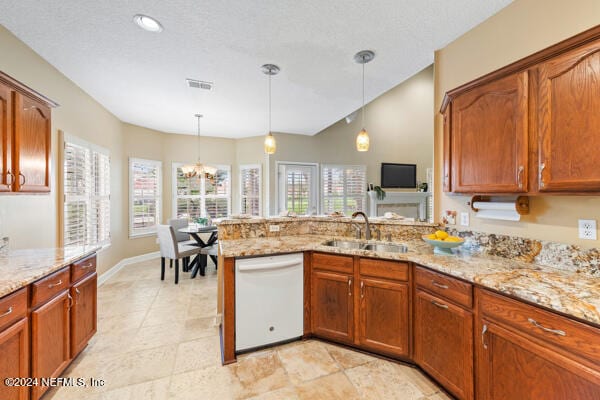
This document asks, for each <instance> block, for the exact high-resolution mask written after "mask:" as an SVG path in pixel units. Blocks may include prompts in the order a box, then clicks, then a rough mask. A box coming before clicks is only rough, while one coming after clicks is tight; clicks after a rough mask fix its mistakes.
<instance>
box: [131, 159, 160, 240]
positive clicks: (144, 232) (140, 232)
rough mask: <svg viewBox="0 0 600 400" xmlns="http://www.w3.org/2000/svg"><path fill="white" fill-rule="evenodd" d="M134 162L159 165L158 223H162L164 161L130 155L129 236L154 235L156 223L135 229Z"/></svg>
mask: <svg viewBox="0 0 600 400" xmlns="http://www.w3.org/2000/svg"><path fill="white" fill-rule="evenodd" d="M133 163H140V164H147V165H152V166H155V167H157V169H158V193H159V196H158V202H157V205H156V208H157V210H156V211H157V212H156V224H160V223H162V161H157V160H147V159H144V158H133V157H129V237H130V238H140V237H146V236H153V235H155V234H156V229H157V228H156V225H154V226H153V227H150V228H146V229H144V230H137V231H136V232H134V230H133V197H134V196H133V173H132V172H133V171H132V166H133Z"/></svg>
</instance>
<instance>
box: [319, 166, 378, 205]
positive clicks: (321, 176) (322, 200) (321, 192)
mask: <svg viewBox="0 0 600 400" xmlns="http://www.w3.org/2000/svg"><path fill="white" fill-rule="evenodd" d="M325 168H343V169H346V168H362V169H364V171H365V181H366V180H367V166H366V165H362V164H321V169H320V174H319V178H320V179H321V182H322V181H323V171H324V170H325ZM366 185H367V183H366V182H365V188H364V190H365V194H364V196H363V204H364V205H365V209H364V210H362V211H363V212H365V213H366V212H367V187H366ZM341 197H342V198H343V201H344V208H345V207H346V203H347V198H348V196H347V195H346V182H344V195H343V196H341ZM350 197H355V196H350ZM319 198H320V201H321V205H323V206H324V205H325V191H324V190H323V187H322V186H319ZM320 211H321V213H322V214H325V210H323V209H320ZM343 212H344V213H346V210H345V209H344V210H343Z"/></svg>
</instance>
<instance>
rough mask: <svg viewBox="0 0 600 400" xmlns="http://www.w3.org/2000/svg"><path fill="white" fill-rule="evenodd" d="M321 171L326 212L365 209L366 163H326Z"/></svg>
mask: <svg viewBox="0 0 600 400" xmlns="http://www.w3.org/2000/svg"><path fill="white" fill-rule="evenodd" d="M321 171H322V174H321V182H322V189H323V190H322V196H323V201H322V204H323V206H322V212H323V213H324V214H330V213H332V212H336V211H337V212H342V213H344V214H351V213H353V212H355V211H365V209H366V207H365V205H366V194H367V169H366V167H365V166H364V165H324V166H323V167H322V169H321Z"/></svg>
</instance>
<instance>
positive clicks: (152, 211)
mask: <svg viewBox="0 0 600 400" xmlns="http://www.w3.org/2000/svg"><path fill="white" fill-rule="evenodd" d="M161 169H162V163H161V162H160V161H153V160H142V159H139V158H130V159H129V236H130V237H134V236H143V235H149V234H152V233H156V225H157V224H160V222H161V201H160V196H161V193H162V191H161Z"/></svg>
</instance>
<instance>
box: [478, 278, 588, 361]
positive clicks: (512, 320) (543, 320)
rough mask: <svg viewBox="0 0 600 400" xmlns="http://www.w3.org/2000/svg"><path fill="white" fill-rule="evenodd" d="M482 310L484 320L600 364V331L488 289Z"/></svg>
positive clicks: (480, 294)
mask: <svg viewBox="0 0 600 400" xmlns="http://www.w3.org/2000/svg"><path fill="white" fill-rule="evenodd" d="M478 307H479V311H480V315H482V316H483V317H484V318H487V319H490V320H495V321H497V322H500V323H502V324H504V325H507V326H509V327H512V328H514V329H516V330H517V331H518V332H519V333H523V334H527V335H529V336H531V337H533V338H537V339H540V340H542V341H544V342H545V343H547V344H550V345H554V346H556V347H557V348H558V349H560V350H561V351H562V352H565V353H567V354H569V355H571V354H576V355H579V356H581V357H583V358H586V359H587V360H589V361H591V362H592V364H595V365H600V341H599V340H598V338H599V337H600V329H597V328H593V327H591V326H589V325H586V324H584V323H581V322H577V321H574V320H571V319H569V318H567V317H563V316H560V315H557V314H554V313H552V312H550V311H545V310H542V309H540V308H538V307H535V306H531V305H529V304H525V303H522V302H520V301H517V300H512V299H509V298H507V297H504V296H502V295H499V294H496V293H492V292H488V291H486V290H478Z"/></svg>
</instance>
